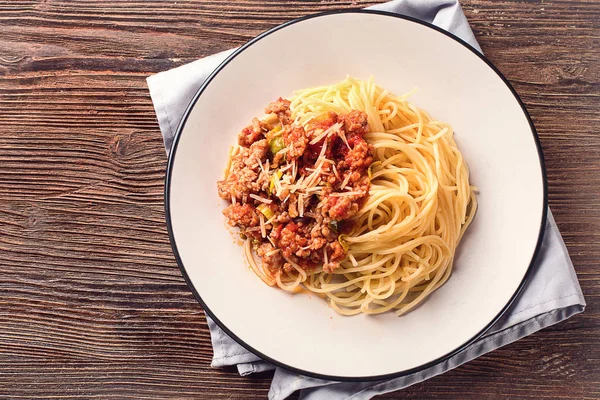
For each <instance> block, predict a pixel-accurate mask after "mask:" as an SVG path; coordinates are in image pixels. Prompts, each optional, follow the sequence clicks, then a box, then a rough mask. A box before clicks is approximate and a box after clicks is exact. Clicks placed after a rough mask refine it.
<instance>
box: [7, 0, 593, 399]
mask: <svg viewBox="0 0 600 400" xmlns="http://www.w3.org/2000/svg"><path fill="white" fill-rule="evenodd" d="M375 3H377V2H376V1H335V2H334V1H305V0H303V1H299V0H297V1H289V2H285V3H284V2H279V1H266V0H244V1H238V2H231V1H222V0H212V1H144V2H142V1H134V0H127V1H119V2H116V1H92V0H75V1H67V0H62V1H59V0H46V1H43V0H35V1H34V0H29V1H25V0H22V1H21V0H18V1H17V0H4V1H1V0H0V293H1V295H0V398H3V399H4V398H6V399H51V398H61V399H80V398H81V399H84V398H85V399H92V398H97V399H113V398H114V399H124V398H131V399H133V398H135V399H167V398H172V399H204V398H205V399H221V398H222V399H230V398H239V399H253V398H265V397H266V394H267V391H268V388H269V382H270V375H269V374H260V375H258V376H253V377H249V378H248V377H246V378H241V377H239V376H238V374H237V373H236V371H235V370H234V369H226V370H220V369H212V368H211V367H210V360H211V356H212V350H211V345H210V336H209V333H208V329H207V325H206V320H205V317H204V314H203V311H202V310H201V308H200V306H199V305H198V304H197V303H196V301H195V300H194V298H193V296H192V295H191V293H190V291H189V290H188V288H187V287H186V285H185V282H184V281H183V278H182V277H181V275H180V273H179V270H178V268H177V266H176V264H175V261H174V258H173V255H172V253H171V249H170V246H169V240H168V237H167V232H166V229H165V223H164V211H163V180H164V170H165V165H166V156H165V153H164V149H163V147H162V141H161V138H160V132H159V130H158V125H157V123H156V119H155V116H154V112H153V107H152V103H151V100H150V97H149V94H148V90H147V87H146V83H145V78H146V77H147V76H148V75H150V74H152V73H155V72H159V71H163V70H166V69H169V68H172V67H175V66H178V65H181V64H184V63H186V62H189V61H192V60H195V59H197V58H200V57H203V56H206V55H209V54H211V53H214V52H217V51H221V50H225V49H228V48H231V47H234V46H238V45H240V44H242V43H244V42H245V41H247V40H249V39H250V38H252V37H253V36H255V35H256V34H258V33H260V32H262V31H264V30H266V29H269V28H271V27H273V26H276V25H278V24H280V23H282V22H285V21H288V20H290V19H293V18H296V17H300V16H303V15H306V14H311V13H315V12H318V11H325V10H332V9H340V8H356V7H364V6H368V5H372V4H375ZM463 7H464V10H465V14H466V15H467V17H468V19H469V22H470V23H471V25H472V27H473V30H474V32H475V34H476V36H477V38H478V40H479V42H480V44H481V47H482V48H483V51H484V52H485V53H486V55H487V56H488V57H489V58H490V59H491V60H492V61H493V62H494V63H495V64H496V65H497V66H498V67H499V68H500V70H501V71H502V72H503V73H504V74H505V75H506V76H507V77H508V79H509V80H510V81H511V83H512V84H513V85H514V86H515V88H516V90H517V92H518V93H519V94H520V95H521V97H522V98H523V100H524V102H525V104H526V105H527V107H528V109H529V112H530V113H531V115H532V118H533V120H534V122H535V124H536V127H537V129H538V132H539V135H540V138H541V142H542V145H543V149H544V154H545V157H546V166H547V170H548V181H549V198H550V206H551V208H552V211H553V213H554V216H555V218H556V221H557V223H558V225H559V228H560V229H561V232H562V233H563V237H564V239H565V242H566V244H567V247H568V249H569V252H570V254H571V257H572V260H573V264H574V265H575V269H576V271H577V274H578V276H579V278H580V282H581V286H582V288H583V291H584V294H585V296H586V299H587V301H588V308H587V311H586V312H585V313H584V314H581V315H578V316H576V317H574V318H572V319H570V320H569V321H567V322H564V323H561V324H558V325H555V326H553V327H550V328H548V329H545V330H543V331H541V332H539V333H536V334H534V335H532V336H530V337H528V338H525V339H523V340H520V341H518V342H516V343H514V344H511V345H509V346H506V347H505V348H502V349H499V350H497V351H494V352H493V353H491V354H489V355H486V356H483V357H481V358H479V359H477V360H475V361H473V362H470V363H468V364H466V365H464V366H462V367H460V368H457V369H455V370H453V371H450V372H448V373H446V374H444V375H442V376H438V377H436V378H433V379H431V380H429V381H427V382H424V383H421V384H417V385H414V386H412V387H410V388H408V389H405V390H403V391H401V392H396V393H391V394H387V395H384V396H381V398H403V399H424V398H426V399H478V400H481V399H498V398H507V399H508V398H509V399H529V398H535V399H600V373H599V371H600V299H599V297H600V270H599V269H598V261H599V260H600V133H599V132H600V113H599V112H598V111H599V105H600V3H598V2H597V1H595V0H589V1H581V0H579V1H559V0H545V1H544V0H539V1H517V0H510V1H492V0H468V1H467V0H465V1H463Z"/></svg>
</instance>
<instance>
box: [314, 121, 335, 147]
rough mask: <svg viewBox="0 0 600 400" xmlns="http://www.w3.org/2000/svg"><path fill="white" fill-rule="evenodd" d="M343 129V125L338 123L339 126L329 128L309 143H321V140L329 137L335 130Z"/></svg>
mask: <svg viewBox="0 0 600 400" xmlns="http://www.w3.org/2000/svg"><path fill="white" fill-rule="evenodd" d="M341 127H342V123H341V122H338V123H337V124H334V125H332V126H330V127H329V128H327V130H326V131H324V132H323V133H321V134H320V135H318V136H317V137H315V138H314V139H313V140H311V141H310V142H309V143H310V144H316V143H319V142H320V141H321V139H323V138H324V137H326V136H328V135H329V134H330V133H332V132H333V131H334V130H338V129H340V128H341Z"/></svg>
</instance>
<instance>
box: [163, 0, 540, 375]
mask: <svg viewBox="0 0 600 400" xmlns="http://www.w3.org/2000/svg"><path fill="white" fill-rule="evenodd" d="M346 74H350V75H353V76H355V77H358V78H361V79H367V78H368V77H369V76H370V75H374V76H375V81H376V82H377V83H378V84H379V85H380V86H382V87H384V88H386V89H388V90H390V91H393V92H395V93H396V94H403V93H405V92H408V91H410V90H412V89H415V88H416V89H418V92H417V93H416V94H415V95H414V96H413V97H412V98H411V99H412V102H413V103H415V104H416V105H417V106H419V107H422V108H424V109H425V110H427V111H428V112H429V113H430V114H431V115H433V116H434V117H436V118H437V119H440V120H443V121H447V122H449V123H450V124H451V125H452V126H453V127H454V129H455V131H456V141H457V142H458V145H459V147H460V149H461V150H462V152H463V154H464V157H465V159H466V160H467V162H468V164H469V167H470V170H471V177H472V184H474V185H476V186H478V187H479V190H480V193H479V195H478V201H479V209H478V212H477V215H476V217H475V220H474V222H473V225H472V226H471V227H470V229H469V230H468V231H467V235H466V236H465V238H464V239H463V241H462V243H461V244H460V247H459V250H458V253H457V257H456V260H455V265H454V272H453V274H452V276H451V278H450V280H449V281H448V283H446V284H445V285H444V286H443V287H442V288H441V289H440V290H438V291H436V292H435V293H434V294H433V295H432V296H431V297H430V298H429V299H427V301H425V302H424V303H423V305H422V306H420V307H418V308H417V309H416V310H414V311H413V312H410V313H409V314H408V315H406V316H403V317H400V318H398V317H396V316H395V315H394V314H393V313H387V314H384V315H378V316H365V315H359V316H354V317H343V316H340V315H338V314H336V313H335V312H334V311H333V310H332V309H330V308H329V307H328V306H327V304H326V303H325V302H324V301H323V300H322V299H320V298H318V297H316V296H309V295H305V294H304V295H290V294H288V293H285V292H284V291H281V290H278V289H274V288H270V287H268V286H266V285H265V284H264V283H263V282H262V281H261V280H260V279H259V278H257V277H256V276H255V275H254V273H253V272H252V271H251V270H250V269H249V268H248V266H247V264H246V263H245V261H244V258H243V255H242V248H241V246H239V245H238V244H236V243H235V242H234V240H233V238H232V236H231V233H230V232H229V231H228V230H227V229H226V228H225V222H224V217H223V216H222V214H221V210H222V209H223V207H224V204H223V203H222V201H221V200H220V199H219V197H218V196H217V190H216V181H217V180H219V179H222V176H223V171H224V168H225V165H226V161H227V153H228V149H229V146H231V145H232V144H233V143H234V142H235V140H236V137H237V133H238V132H239V131H240V129H241V128H243V127H244V126H246V125H247V124H248V123H249V121H250V120H251V119H252V117H254V116H257V115H260V114H261V111H262V109H263V107H264V106H265V105H266V104H268V103H269V102H270V101H272V100H275V99H277V98H278V97H279V96H283V97H285V96H289V95H291V94H292V92H293V91H294V90H296V89H302V88H306V87H311V86H318V85H323V84H329V83H334V82H337V81H340V80H342V79H344V78H345V76H346ZM166 204H167V205H166V212H167V221H168V227H169V233H170V235H171V242H172V245H173V249H174V252H175V255H176V258H177V261H178V263H179V265H180V266H181V269H182V271H183V275H184V276H185V277H186V280H187V281H188V284H189V285H190V287H191V288H192V291H193V292H194V294H195V295H196V297H197V298H198V300H199V301H200V302H201V303H202V305H203V306H204V308H205V310H206V311H207V313H208V314H209V315H211V316H212V317H213V318H214V319H215V321H216V322H217V323H218V324H219V325H220V326H221V327H222V328H223V329H225V331H227V332H228V333H229V334H231V335H232V336H233V337H234V338H236V339H237V340H238V341H239V342H240V343H241V344H243V345H244V346H246V347H247V348H249V349H251V350H252V351H254V352H255V353H257V354H259V355H260V356H262V357H264V358H266V359H268V360H270V361H272V362H274V363H276V364H278V365H280V366H284V367H287V368H289V369H293V370H296V371H299V372H302V373H305V374H309V375H313V376H318V377H325V378H331V379H337V380H344V379H361V380H365V379H381V378H386V377H391V376H397V375H402V374H406V373H409V372H413V371H415V370H418V369H422V368H424V367H426V366H429V365H431V364H432V363H434V362H436V361H439V360H441V359H444V358H447V357H449V356H451V355H452V354H454V353H456V352H457V351H459V350H460V349H462V348H464V347H465V346H466V345H467V344H469V343H470V342H472V341H473V340H474V339H476V338H477V337H478V336H480V335H481V334H482V333H483V332H484V331H485V330H486V329H487V328H489V327H490V326H491V324H492V323H493V322H494V321H495V320H496V319H497V318H499V316H500V315H501V314H502V312H503V311H504V310H506V308H507V307H508V305H509V304H510V302H511V301H512V300H513V298H514V297H515V296H516V294H517V292H518V290H519V289H520V288H521V287H522V284H523V282H524V281H525V277H526V274H527V271H528V270H529V267H530V264H531V263H532V259H533V257H534V255H535V253H536V251H537V248H538V247H539V244H540V242H541V237H542V227H543V226H544V221H545V217H546V214H545V213H546V211H545V210H546V184H545V174H544V168H543V162H542V155H541V150H540V146H539V142H538V139H537V136H536V134H535V130H534V128H533V124H532V123H531V120H530V118H529V116H528V115H527V112H526V111H525V108H524V107H523V104H522V103H521V101H520V100H519V98H518V97H517V95H516V94H515V92H514V90H513V89H512V88H511V87H510V85H509V84H508V82H507V81H506V79H505V78H504V77H503V76H502V75H501V74H500V73H499V72H498V71H497V70H496V69H495V68H494V67H493V66H492V65H491V64H490V63H489V62H488V61H487V60H486V59H485V58H483V57H482V56H480V55H479V54H478V53H477V52H476V51H475V50H473V49H472V48H470V47H469V46H468V45H467V44H465V43H464V42H462V41H460V40H459V39H457V38H455V37H453V36H451V35H450V34H448V33H446V32H444V31H442V30H440V29H439V28H435V27H433V26H429V25H427V24H424V23H421V22H418V21H414V20H412V19H409V18H405V17H399V16H397V15H393V14H386V13H380V12H365V11H363V12H340V13H328V14H322V15H318V16H313V17H308V18H304V19H301V20H297V21H292V22H290V23H287V24H285V25H283V26H280V27H278V28H275V29H273V30H271V31H269V32H267V33H265V34H262V35H261V36H259V37H258V38H256V39H254V40H252V41H251V42H250V43H248V44H247V45H245V46H244V47H242V48H241V49H240V50H238V51H237V52H236V53H234V54H233V55H232V56H231V57H230V58H229V59H228V60H227V61H225V62H224V63H223V64H222V65H221V66H220V67H219V68H218V69H217V70H216V71H215V72H214V73H213V74H212V76H211V77H210V78H209V79H208V80H207V82H206V83H205V84H204V86H203V87H202V88H201V89H200V91H199V92H198V94H197V95H196V96H195V98H194V99H193V100H192V103H191V105H190V107H189V109H188V111H187V112H186V114H185V116H184V119H183V122H182V124H181V126H180V128H179V132H178V135H177V137H176V139H175V144H174V146H173V149H172V152H171V156H170V160H169V166H168V172H167V183H166Z"/></svg>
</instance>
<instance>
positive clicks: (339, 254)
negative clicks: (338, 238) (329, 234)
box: [323, 242, 346, 273]
mask: <svg viewBox="0 0 600 400" xmlns="http://www.w3.org/2000/svg"><path fill="white" fill-rule="evenodd" d="M327 250H328V251H327V254H328V255H329V262H328V263H327V264H325V265H323V271H325V272H328V273H331V272H333V271H334V270H335V269H337V268H338V267H339V266H340V263H341V262H342V261H344V258H346V252H345V251H344V248H343V247H342V245H341V244H339V243H338V242H332V243H329V245H328V246H327Z"/></svg>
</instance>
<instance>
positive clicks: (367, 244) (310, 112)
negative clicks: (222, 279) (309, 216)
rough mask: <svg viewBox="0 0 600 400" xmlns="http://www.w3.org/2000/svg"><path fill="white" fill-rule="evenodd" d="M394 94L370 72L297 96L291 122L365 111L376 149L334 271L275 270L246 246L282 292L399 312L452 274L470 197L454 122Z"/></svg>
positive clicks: (356, 310)
mask: <svg viewBox="0 0 600 400" xmlns="http://www.w3.org/2000/svg"><path fill="white" fill-rule="evenodd" d="M407 97H408V95H404V96H396V95H394V94H392V93H389V92H388V91H386V90H384V89H383V88H381V87H379V86H377V85H376V84H375V83H374V81H373V78H370V79H369V80H367V81H362V80H358V79H354V78H351V77H348V78H347V79H346V80H344V81H342V82H340V83H337V84H334V85H328V86H321V87H317V88H311V89H306V90H301V91H298V92H296V94H295V95H294V96H293V97H292V98H290V101H291V107H290V108H291V111H292V118H294V120H295V121H296V122H297V123H300V124H302V125H305V124H306V123H307V122H309V121H310V120H311V119H313V118H316V117H317V116H319V115H321V114H323V113H324V112H327V111H333V112H336V113H349V112H350V111H351V110H359V111H364V112H365V113H366V114H367V116H368V121H369V126H370V133H367V134H366V135H365V139H366V140H367V142H368V143H369V144H371V145H372V146H373V156H374V162H373V164H372V166H371V167H370V170H369V173H370V177H371V187H370V190H369V196H368V198H367V199H366V201H365V202H364V204H363V206H362V208H361V209H360V210H359V212H358V214H357V215H355V216H354V217H353V218H352V219H353V220H354V224H353V226H354V228H353V230H352V232H351V233H350V234H348V235H342V237H341V240H342V241H343V242H344V243H345V245H347V248H348V251H347V257H346V259H345V260H344V261H343V262H342V264H341V266H340V267H339V268H338V269H336V270H334V272H333V273H325V272H323V271H322V268H317V269H315V270H314V271H304V270H303V269H302V268H300V267H299V266H298V265H296V264H295V263H293V262H290V261H291V260H287V261H288V262H290V264H291V265H292V267H293V271H292V272H285V271H278V272H277V273H273V272H271V271H268V270H267V269H266V268H265V269H263V268H262V267H261V266H260V265H258V264H257V262H256V260H255V259H254V257H253V256H252V250H251V247H250V243H249V242H247V243H246V249H245V252H246V256H247V258H248V260H249V262H250V264H251V266H252V268H253V270H254V271H255V272H256V273H257V275H259V276H261V279H263V280H265V281H266V282H267V283H270V284H273V285H277V286H279V287H280V288H282V289H284V290H288V291H297V290H298V289H299V287H303V288H304V289H305V290H308V291H310V292H313V293H316V294H319V295H321V296H324V297H326V298H327V300H328V302H329V304H330V305H331V307H332V308H333V309H335V310H336V311H337V312H339V313H341V314H345V315H354V314H360V313H366V314H379V313H383V312H386V311H390V310H393V311H395V312H396V314H397V315H401V314H404V313H406V312H407V311H409V310H411V309H413V308H414V307H415V306H416V305H418V304H419V303H421V302H422V301H423V300H424V299H425V298H427V297H428V296H429V295H430V294H431V293H432V292H433V291H435V290H436V289H437V288H439V287H440V286H442V285H443V284H444V283H445V282H446V281H447V279H448V278H449V277H450V274H451V271H452V264H453V260H454V255H455V252H456V248H457V246H458V244H459V241H460V239H461V237H462V236H463V234H464V232H465V230H466V229H467V227H468V226H469V224H470V223H471V221H472V219H473V217H474V215H475V211H476V209H477V203H476V198H475V194H474V193H475V188H474V187H473V186H471V185H470V183H469V171H468V167H467V165H466V163H465V161H464V159H463V156H462V154H461V153H460V151H459V149H458V147H457V145H456V143H455V141H454V138H453V133H454V132H453V130H452V127H451V126H450V125H448V124H446V123H444V122H440V121H436V120H434V119H432V118H431V117H430V116H429V115H428V114H427V113H426V112H425V111H423V110H421V109H419V108H418V107H416V106H414V105H412V104H411V103H409V102H408V100H407Z"/></svg>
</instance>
